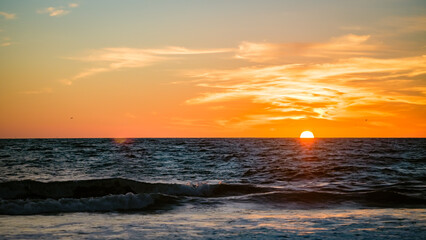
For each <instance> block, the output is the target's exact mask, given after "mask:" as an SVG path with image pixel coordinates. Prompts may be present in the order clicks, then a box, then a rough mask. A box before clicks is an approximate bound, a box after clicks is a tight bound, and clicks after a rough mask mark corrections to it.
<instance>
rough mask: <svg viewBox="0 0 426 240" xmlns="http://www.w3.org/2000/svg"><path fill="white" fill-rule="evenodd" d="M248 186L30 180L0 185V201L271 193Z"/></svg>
mask: <svg viewBox="0 0 426 240" xmlns="http://www.w3.org/2000/svg"><path fill="white" fill-rule="evenodd" d="M270 190H271V188H264V187H257V186H254V185H250V184H207V183H198V184H169V183H147V182H138V181H134V180H129V179H123V178H109V179H93V180H78V181H58V182H39V181H33V180H24V181H11V182H3V183H0V198H1V199H46V198H52V199H60V198H89V197H102V196H107V195H118V194H126V193H133V194H140V193H161V194H167V195H175V196H203V197H221V196H230V195H244V194H250V193H259V192H267V191H270Z"/></svg>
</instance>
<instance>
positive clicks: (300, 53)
mask: <svg viewBox="0 0 426 240" xmlns="http://www.w3.org/2000/svg"><path fill="white" fill-rule="evenodd" d="M369 39H370V35H355V34H348V35H344V36H341V37H336V38H332V39H330V40H329V41H328V42H324V43H280V44H276V43H275V44H274V43H254V42H242V43H241V44H240V45H239V46H238V51H237V54H236V56H235V57H236V58H239V59H244V60H248V61H251V62H274V61H288V60H294V59H295V58H296V59H297V60H298V61H301V58H314V57H315V58H332V57H340V58H341V57H352V56H361V55H368V54H371V53H373V52H374V51H375V50H377V49H378V46H376V45H373V44H367V40H369Z"/></svg>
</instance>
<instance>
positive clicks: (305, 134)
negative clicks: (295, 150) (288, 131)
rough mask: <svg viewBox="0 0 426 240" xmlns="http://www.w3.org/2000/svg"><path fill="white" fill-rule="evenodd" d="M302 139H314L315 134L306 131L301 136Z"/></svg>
mask: <svg viewBox="0 0 426 240" xmlns="http://www.w3.org/2000/svg"><path fill="white" fill-rule="evenodd" d="M300 138H314V134H313V133H312V132H311V131H304V132H302V133H301V134H300Z"/></svg>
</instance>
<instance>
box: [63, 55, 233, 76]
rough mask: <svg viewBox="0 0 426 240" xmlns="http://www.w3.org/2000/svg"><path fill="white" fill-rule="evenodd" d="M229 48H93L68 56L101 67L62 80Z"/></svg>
mask: <svg viewBox="0 0 426 240" xmlns="http://www.w3.org/2000/svg"><path fill="white" fill-rule="evenodd" d="M229 51H231V50H230V49H187V48H183V47H167V48H160V49H138V48H104V49H99V50H93V51H91V52H90V53H89V54H87V55H85V56H82V57H74V58H70V59H73V60H78V61H84V62H91V63H95V64H98V65H101V67H93V68H88V69H86V70H84V71H82V72H80V73H78V74H76V75H75V76H73V77H71V78H69V79H66V80H63V82H64V83H66V84H72V82H73V81H74V80H77V79H81V78H86V77H89V76H93V75H95V74H99V73H103V72H110V71H114V70H119V69H123V68H139V67H145V66H147V65H151V64H154V63H156V62H160V61H167V60H171V59H173V56H178V55H196V54H213V53H223V52H229Z"/></svg>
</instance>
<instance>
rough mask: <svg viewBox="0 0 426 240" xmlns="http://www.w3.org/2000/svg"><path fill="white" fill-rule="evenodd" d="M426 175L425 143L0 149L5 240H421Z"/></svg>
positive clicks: (67, 144)
mask: <svg viewBox="0 0 426 240" xmlns="http://www.w3.org/2000/svg"><path fill="white" fill-rule="evenodd" d="M425 163H426V139H315V140H304V141H303V140H300V139H22V140H0V198H1V199H0V225H2V227H0V234H3V236H4V237H6V238H39V237H44V238H56V237H60V236H61V235H58V234H59V233H58V232H56V231H55V230H54V229H56V230H58V231H59V229H62V227H58V226H56V225H55V224H53V225H49V222H50V221H53V222H57V221H63V222H64V223H63V224H64V225H61V226H64V228H67V229H68V230H69V232H68V233H69V234H68V235H64V236H62V237H71V238H72V237H73V236H80V235H81V236H84V237H87V238H95V236H100V238H109V237H111V238H114V236H116V233H117V232H120V234H128V235H126V236H127V237H130V238H137V236H138V234H143V236H145V238H163V237H164V238H170V237H173V236H174V237H176V236H181V238H200V237H203V236H204V237H207V236H208V237H211V238H224V237H227V238H241V239H244V238H245V237H244V236H246V237H247V236H250V237H253V238H256V237H260V238H267V237H268V236H269V237H271V238H273V237H280V236H281V237H292V238H297V237H304V238H305V237H308V238H309V237H312V238H318V237H320V238H324V237H326V236H328V237H329V238H331V237H332V236H334V237H335V238H336V239H338V238H339V237H338V236H345V237H350V236H355V237H356V236H360V237H363V238H364V237H366V238H371V237H374V238H385V236H388V237H389V236H394V237H395V238H399V237H401V236H405V234H407V233H408V232H410V234H411V235H410V236H411V238H414V239H416V238H418V239H422V238H423V237H425V235H424V232H425V231H424V230H425V224H426V220H425V218H426V216H425V215H426V211H425V206H426V190H425V189H426V188H425V186H426V184H425V183H426V165H425ZM46 214H48V215H46ZM294 214H296V215H295V216H294V218H292V216H293V215H294ZM318 214H320V215H318ZM321 214H322V215H321ZM404 214H405V215H404ZM76 216H78V217H76ZM98 218H99V219H98ZM104 218H109V219H110V220H109V222H107V223H106V222H102V221H101V219H104ZM22 219H25V221H24V222H25V223H26V224H27V225H26V227H23V226H22V221H21V220H22ZM40 219H42V220H41V221H42V222H44V223H46V224H47V225H48V226H49V227H46V228H43V227H42V226H41V225H40V224H42V223H40ZM55 219H56V220H55ZM90 219H91V220H90ZM318 219H322V220H318ZM86 221H89V222H90V221H92V222H96V223H97V224H99V225H100V226H99V227H100V228H101V227H103V228H104V229H103V228H102V229H103V230H102V231H100V230H99V231H97V230H94V229H92V228H90V229H89V228H83V227H81V224H83V225H84V224H85V223H86ZM147 221H148V222H149V223H147ZM371 221H374V223H373V222H371ZM18 222H19V223H18ZM188 222H192V223H193V224H192V225H188V224H187V223H188ZM44 223H43V224H44ZM79 224H80V225H79ZM307 224H308V225H309V224H311V225H309V226H308V225H307ZM389 224H390V225H389ZM101 225H102V226H101ZM293 225H294V226H299V227H294V228H292V227H290V226H293ZM55 226H56V227H55ZM78 226H80V227H78ZM136 226H139V227H136ZM141 226H144V227H143V228H141ZM390 226H392V227H390ZM39 228H42V229H50V230H46V232H44V230H37V233H35V232H34V231H36V229H39ZM116 228H120V229H121V230H120V231H118V230H117V229H116ZM391 228H392V229H393V230H392V231H391V230H390V229H391ZM16 229H21V230H22V231H15V230H16ZM24 229H26V230H25V231H26V232H25V231H24ZM221 229H222V230H223V231H221ZM309 229H311V230H309ZM363 229H364V230H363ZM116 230H117V231H116ZM154 230H155V233H153V232H150V231H154ZM32 231H33V232H32ZM176 231H179V232H187V234H186V235H185V237H183V236H182V235H180V234H179V233H176ZM351 231H352V232H351ZM383 233H388V234H383ZM19 234H20V235H19ZM73 234H76V235H73ZM79 234H80V235H79ZM99 234H100V235H99ZM174 234H175V235H174ZM327 234H329V235H327ZM336 234H337V235H336ZM342 234H346V235H342ZM357 234H358V235H357ZM117 236H118V235H117ZM117 236H116V237H117ZM118 237H119V236H118Z"/></svg>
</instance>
